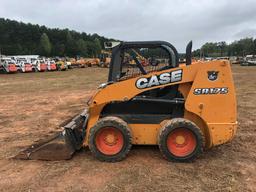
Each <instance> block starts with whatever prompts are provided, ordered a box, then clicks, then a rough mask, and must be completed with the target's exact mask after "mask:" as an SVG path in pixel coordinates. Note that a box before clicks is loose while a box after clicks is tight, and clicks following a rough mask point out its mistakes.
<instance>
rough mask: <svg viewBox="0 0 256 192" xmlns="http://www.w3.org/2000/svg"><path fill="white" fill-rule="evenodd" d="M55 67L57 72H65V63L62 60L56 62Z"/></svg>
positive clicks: (66, 67)
mask: <svg viewBox="0 0 256 192" xmlns="http://www.w3.org/2000/svg"><path fill="white" fill-rule="evenodd" d="M56 66H57V70H58V71H66V70H67V69H68V66H67V64H66V63H65V61H62V60H57V61H56Z"/></svg>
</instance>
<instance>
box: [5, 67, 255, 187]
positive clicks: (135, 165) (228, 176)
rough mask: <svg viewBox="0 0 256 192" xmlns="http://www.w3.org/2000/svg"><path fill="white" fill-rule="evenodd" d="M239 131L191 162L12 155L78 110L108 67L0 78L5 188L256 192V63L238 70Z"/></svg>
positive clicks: (146, 156) (136, 150) (147, 151)
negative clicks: (39, 158) (30, 158)
mask: <svg viewBox="0 0 256 192" xmlns="http://www.w3.org/2000/svg"><path fill="white" fill-rule="evenodd" d="M233 72H234V78H235V83H236V89H237V98H238V120H239V129H238V133H237V135H236V137H235V139H234V140H233V141H232V142H231V143H229V144H225V145H222V146H219V147H216V148H214V149H212V150H210V151H206V152H205V153H204V154H203V155H202V156H201V157H200V158H199V159H197V160H196V161H195V162H193V163H170V162H167V161H166V160H164V159H163V158H162V156H161V154H160V152H159V150H158V148H157V147H152V146H148V147H145V146H144V147H143V146H140V147H133V148H132V150H131V152H130V154H129V155H128V157H127V158H126V159H125V160H124V161H122V162H119V163H114V164H113V163H103V162H99V161H97V160H96V159H94V158H93V157H92V156H91V154H90V152H89V151H88V149H83V150H82V151H81V152H79V153H77V154H76V155H75V156H74V158H73V159H72V160H69V161H59V162H50V161H22V160H12V159H9V158H10V157H11V156H13V155H15V154H17V153H18V152H19V151H20V150H21V149H23V148H24V147H25V146H28V145H30V144H32V143H33V141H36V140H38V139H39V138H42V137H43V136H45V135H47V134H50V133H51V132H55V131H58V124H60V123H61V122H62V121H63V120H65V119H67V118H69V117H71V116H73V115H74V114H76V113H78V112H80V111H81V110H82V109H83V108H84V106H85V101H86V99H87V98H88V97H89V95H90V93H91V91H92V90H93V89H94V88H95V87H96V86H97V85H99V84H100V83H102V82H105V80H106V79H107V78H106V77H107V69H98V68H86V69H75V70H70V71H66V72H48V73H29V74H11V75H0V88H1V92H0V191H256V140H255V138H256V126H255V124H256V115H255V114H256V106H255V103H256V67H240V66H235V67H233Z"/></svg>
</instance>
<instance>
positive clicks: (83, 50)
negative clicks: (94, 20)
mask: <svg viewBox="0 0 256 192" xmlns="http://www.w3.org/2000/svg"><path fill="white" fill-rule="evenodd" d="M76 44H77V54H78V55H79V56H83V57H85V56H88V55H87V45H86V42H85V41H84V40H83V39H79V40H78V41H77V43H76Z"/></svg>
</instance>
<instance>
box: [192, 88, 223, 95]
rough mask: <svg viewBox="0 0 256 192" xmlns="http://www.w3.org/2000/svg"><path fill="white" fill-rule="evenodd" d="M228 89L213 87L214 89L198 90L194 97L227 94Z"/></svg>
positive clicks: (195, 91) (195, 90)
mask: <svg viewBox="0 0 256 192" xmlns="http://www.w3.org/2000/svg"><path fill="white" fill-rule="evenodd" d="M227 93H228V88H227V87H213V88H196V89H194V95H209V94H215V95H216V94H227Z"/></svg>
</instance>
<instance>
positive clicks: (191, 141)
mask: <svg viewBox="0 0 256 192" xmlns="http://www.w3.org/2000/svg"><path fill="white" fill-rule="evenodd" d="M196 144H197V142H196V137H195V135H194V134H193V132H192V131H190V130H189V129H186V128H178V129H175V130H173V131H172V132H171V133H170V134H169V136H168V138H167V147H168V150H169V151H170V152H171V153H172V154H173V155H175V156H177V157H185V156H187V155H190V154H191V153H193V152H194V150H195V148H196Z"/></svg>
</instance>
